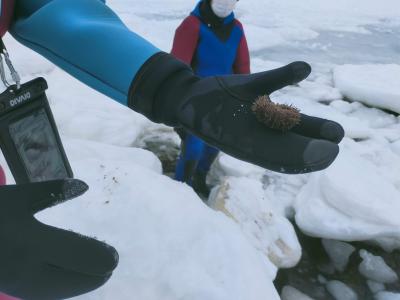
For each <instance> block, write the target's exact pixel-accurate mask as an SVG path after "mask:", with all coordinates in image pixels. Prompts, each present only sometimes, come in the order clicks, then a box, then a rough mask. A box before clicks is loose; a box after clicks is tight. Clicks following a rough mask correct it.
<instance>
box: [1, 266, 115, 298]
mask: <svg viewBox="0 0 400 300" xmlns="http://www.w3.org/2000/svg"><path fill="white" fill-rule="evenodd" d="M110 276H111V275H106V276H91V275H87V274H80V273H76V272H73V271H69V270H65V269H60V268H58V267H54V266H49V265H44V266H41V268H40V269H38V270H36V272H35V274H29V277H28V276H26V275H25V276H23V277H24V278H25V280H23V281H20V282H19V284H18V286H16V287H13V288H11V289H10V290H8V291H7V293H8V294H9V295H12V296H15V297H18V298H21V299H30V300H54V299H66V298H71V297H74V296H79V295H82V294H85V293H87V292H90V291H92V290H95V289H97V288H99V287H100V286H102V285H103V284H104V283H105V282H107V280H108V279H109V278H110Z"/></svg>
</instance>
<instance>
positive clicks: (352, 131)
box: [0, 0, 400, 300]
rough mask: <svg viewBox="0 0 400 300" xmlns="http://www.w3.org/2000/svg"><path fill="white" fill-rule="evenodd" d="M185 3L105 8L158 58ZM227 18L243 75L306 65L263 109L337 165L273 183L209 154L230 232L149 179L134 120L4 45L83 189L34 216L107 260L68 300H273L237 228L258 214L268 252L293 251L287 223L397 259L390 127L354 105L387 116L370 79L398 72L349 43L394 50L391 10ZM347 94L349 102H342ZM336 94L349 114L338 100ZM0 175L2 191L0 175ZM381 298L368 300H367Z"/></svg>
mask: <svg viewBox="0 0 400 300" xmlns="http://www.w3.org/2000/svg"><path fill="white" fill-rule="evenodd" d="M196 2H197V1H195V0H191V1H187V0H147V1H145V2H143V1H132V0H110V1H108V3H109V5H110V6H111V7H112V8H114V9H115V10H116V12H117V13H118V14H119V15H120V16H121V18H122V19H123V21H124V22H125V23H126V24H127V26H129V27H130V28H132V29H133V30H134V31H136V32H137V33H139V34H142V35H143V36H144V37H145V38H147V39H149V40H150V41H151V42H152V43H154V44H155V45H156V46H158V47H160V48H161V49H162V50H164V51H169V50H170V48H171V44H172V37H173V35H174V30H175V28H176V27H177V26H178V25H179V23H180V22H181V20H182V19H183V18H184V17H185V16H187V15H188V13H189V11H191V10H192V9H193V7H194V5H195V4H196ZM354 7H357V9H354ZM237 16H238V17H239V18H240V20H241V21H242V23H243V25H244V28H245V31H246V33H247V36H248V42H249V47H250V50H251V57H252V70H253V71H261V70H266V69H270V68H275V67H278V66H282V65H283V64H286V63H288V62H291V61H293V60H298V59H306V60H307V61H309V62H310V63H311V64H312V66H313V69H314V71H313V73H312V74H311V76H310V77H309V78H308V79H307V80H306V81H304V82H302V83H300V84H299V85H298V86H291V87H287V88H285V89H283V90H281V91H279V92H276V93H274V94H273V95H272V99H273V100H275V101H277V102H282V103H292V104H294V105H296V106H297V107H299V108H300V109H301V110H302V111H303V112H304V113H307V114H312V115H317V116H320V117H323V118H330V119H333V120H335V121H338V122H340V123H341V124H342V125H343V126H344V128H345V130H346V138H345V140H344V141H343V142H342V144H341V145H340V147H341V153H340V155H339V157H338V159H337V161H336V162H335V163H334V164H333V165H332V166H331V167H330V168H328V169H327V170H325V171H321V172H318V173H315V174H311V175H310V174H308V175H283V174H277V173H273V172H270V171H265V170H262V169H260V168H258V167H255V166H252V165H250V164H247V163H243V162H240V161H238V160H236V159H234V158H231V157H228V156H226V155H224V154H222V155H221V156H220V158H219V161H218V162H217V163H216V165H215V169H214V170H213V172H214V174H215V176H214V177H213V176H210V177H212V178H211V179H213V180H214V181H213V182H214V183H215V184H217V185H220V186H223V185H224V183H225V182H233V183H235V185H236V186H241V187H242V188H241V189H240V190H238V189H236V190H231V192H232V194H231V195H232V197H231V198H230V199H235V201H234V202H231V203H232V207H234V208H236V210H235V211H236V212H241V215H242V216H243V217H242V218H236V222H235V221H233V220H232V219H230V218H228V217H227V216H226V214H223V213H220V212H215V211H213V210H212V209H210V208H209V207H207V206H205V205H204V204H203V203H202V201H201V200H200V199H199V198H198V197H197V196H196V195H195V194H194V192H193V191H192V190H191V189H190V188H189V187H187V186H186V185H184V184H180V183H177V182H174V181H173V180H171V179H170V178H169V177H166V176H163V175H162V174H161V164H160V162H159V160H158V159H157V158H156V157H155V156H154V155H153V154H151V153H150V152H149V151H146V150H142V149H139V148H137V147H138V146H139V145H141V144H142V140H143V136H144V135H147V134H151V133H150V132H149V131H150V130H151V128H153V127H152V126H153V125H152V124H151V123H150V122H149V121H148V120H146V119H145V118H144V117H142V116H140V115H138V114H136V113H134V112H132V111H130V110H128V109H127V108H124V107H122V106H121V105H119V104H117V103H115V102H113V101H111V100H110V99H107V98H106V97H105V96H103V95H100V94H98V93H96V92H95V91H93V90H91V89H89V88H87V87H85V86H84V85H82V84H81V83H79V82H77V81H76V80H75V79H73V78H71V77H70V76H68V75H66V74H65V73H64V72H62V71H60V70H59V69H58V68H56V67H55V66H54V65H52V64H51V63H49V62H47V61H46V60H45V59H43V58H41V57H40V56H38V55H37V54H35V53H33V52H32V51H30V50H28V49H26V48H24V47H22V46H20V45H19V44H18V43H17V42H16V41H14V40H13V39H12V38H11V37H10V36H6V37H5V42H6V45H7V47H8V50H9V52H10V53H11V57H12V59H13V61H14V64H15V66H16V68H17V70H18V71H19V73H20V74H21V75H22V79H23V81H26V80H28V79H31V78H33V77H35V76H44V77H45V78H46V79H47V81H48V82H49V86H50V87H49V90H48V96H49V100H50V102H51V106H52V109H53V111H54V115H55V118H56V121H57V124H58V126H59V131H60V134H61V136H62V139H63V142H64V145H65V148H66V152H67V154H68V157H69V159H70V162H71V164H72V167H73V170H74V173H75V176H76V177H77V178H80V179H83V180H85V181H86V182H87V183H88V184H89V186H90V190H89V191H88V192H87V193H86V194H85V195H83V196H82V197H80V198H78V199H75V200H73V201H69V202H67V203H65V204H62V205H60V206H57V207H54V208H52V209H49V210H46V211H44V212H43V213H41V214H40V215H39V216H38V217H39V218H40V220H42V221H43V222H45V223H48V224H51V225H54V226H59V227H62V228H67V229H72V230H74V231H77V232H81V233H83V234H86V235H90V236H96V237H97V238H98V239H100V240H105V241H106V242H108V243H110V244H112V245H113V246H115V247H116V248H117V249H118V251H119V254H120V264H119V266H118V268H117V269H116V271H115V274H114V275H113V276H112V278H111V279H110V281H109V282H108V283H107V284H105V285H104V286H103V287H102V288H100V289H98V290H96V291H95V292H92V293H89V294H86V295H83V296H81V297H78V298H80V299H101V300H108V299H121V300H125V299H126V300H128V299H146V300H153V299H154V300H156V299H157V300H169V299H171V300H175V299H179V300H185V299H191V300H192V299H193V300H197V299H199V300H200V299H210V300H214V299H218V300H224V299H230V300H244V299H245V300H253V299H254V300H259V299H268V300H274V299H279V295H278V294H277V292H276V290H275V288H274V286H273V284H272V280H273V279H274V277H275V274H276V267H275V266H274V265H273V264H272V263H271V262H270V261H269V260H268V255H265V254H266V253H265V251H263V249H265V248H264V247H260V245H263V246H267V248H268V246H269V245H271V244H268V239H266V238H265V239H260V240H258V241H257V239H255V235H252V233H254V232H256V233H257V231H254V230H253V231H251V230H247V229H248V228H252V227H251V226H247V225H246V224H250V223H247V222H248V221H249V220H251V219H252V218H253V216H257V214H261V212H263V211H264V212H266V211H270V212H273V216H274V220H275V221H274V222H265V223H264V224H263V223H262V222H259V223H258V224H259V227H258V233H260V232H261V233H263V234H265V235H264V236H265V237H268V238H269V243H271V241H272V243H273V241H274V240H276V239H282V240H283V241H291V242H292V245H296V241H297V239H296V237H295V235H294V230H293V228H292V226H291V224H290V223H289V222H288V221H287V220H286V218H285V217H287V218H294V220H295V221H296V222H297V225H298V226H299V227H300V229H302V230H303V231H305V232H306V233H308V234H311V235H314V236H318V237H323V238H326V239H338V240H345V241H354V240H372V241H375V242H377V243H379V244H380V245H381V246H382V247H384V248H385V249H387V250H391V249H394V248H400V226H399V225H400V224H399V222H400V221H399V218H398V212H399V211H400V200H399V199H400V168H399V166H400V118H399V117H398V116H396V115H393V114H388V113H387V112H385V111H382V110H380V109H377V108H374V107H368V106H365V105H363V104H362V103H361V101H365V103H367V104H369V105H372V106H379V107H382V105H379V103H377V102H374V103H372V102H371V103H370V102H366V101H369V100H370V98H369V97H365V96H364V93H367V94H368V95H370V96H371V99H373V100H372V101H381V103H383V102H384V103H385V106H383V107H385V108H389V109H392V110H394V111H396V110H395V108H393V107H395V106H396V105H397V103H395V99H397V98H396V96H395V95H398V87H399V85H398V84H396V82H397V81H395V82H394V84H395V88H394V89H392V88H391V87H392V86H393V82H389V80H386V78H385V77H384V75H385V74H383V73H384V72H386V71H387V70H388V68H393V70H397V69H396V68H397V67H398V66H397V67H396V66H395V65H393V64H395V63H398V61H399V59H397V57H395V55H398V51H397V52H396V51H393V49H392V48H391V47H386V46H384V47H380V48H379V55H373V54H370V55H368V53H373V51H372V52H371V51H370V48H369V47H372V46H377V47H378V46H379V45H380V43H373V42H372V43H364V44H354V41H355V40H357V41H362V40H364V39H366V40H368V39H378V38H383V37H385V36H388V39H387V40H385V41H383V44H384V45H385V42H390V41H391V40H398V39H396V34H398V33H399V32H400V29H399V28H400V3H399V2H398V0H382V1H376V0H338V1H331V2H329V1H328V2H326V1H320V0H303V1H295V0H286V1H278V0H268V1H265V2H264V1H261V0H246V1H240V2H239V3H238V5H237ZM327 36H328V38H327ZM354 37H357V39H354ZM331 39H332V41H331ZM333 39H336V40H333ZM335 41H336V42H338V45H339V46H337V45H336V44H335ZM341 42H342V43H341ZM287 49H294V51H292V52H290V51H289V52H287V51H286V50H287ZM371 49H372V50H373V49H375V48H371ZM394 49H396V48H394ZM397 49H398V48H397ZM314 58H315V59H314ZM339 58H340V59H344V60H347V61H346V63H345V64H352V61H353V60H357V64H358V66H357V67H355V68H357V69H356V70H354V73H353V69H352V70H351V71H352V74H353V75H352V77H353V78H351V79H352V80H349V81H348V86H347V85H346V87H343V85H342V86H340V84H338V83H337V82H338V80H337V77H338V75H337V74H338V72H341V71H343V70H344V68H346V66H340V65H343V63H342V62H340V63H338V60H339ZM379 68H382V69H379ZM390 70H392V69H390ZM393 72H397V71H390V73H391V74H397V73H393ZM342 73H343V72H342ZM360 73H365V74H374V75H373V76H374V82H375V83H376V85H375V84H374V85H373V84H372V79H371V78H366V79H365V85H367V86H368V87H366V88H365V89H364V88H360V86H359V84H360V82H361V79H362V78H363V77H362V76H361V75H360ZM334 74H335V78H336V79H334V76H333V75H334ZM343 76H347V74H344V75H343ZM339 77H340V78H342V79H344V77H341V76H339ZM396 78H397V80H398V78H399V77H398V76H397V77H393V80H396ZM383 81H385V82H383ZM335 83H336V85H335ZM346 84H347V83H346ZM363 84H364V83H363ZM376 87H378V88H376ZM345 88H346V90H345ZM373 88H374V89H373ZM347 89H348V90H349V91H351V92H355V96H354V97H353V96H347ZM372 91H373V93H372ZM343 95H346V96H347V97H349V98H351V99H352V100H354V102H352V103H349V102H347V101H344V99H343V98H344V97H343ZM360 95H361V96H362V97H358V96H360ZM389 105H390V107H389ZM396 107H398V106H396ZM0 162H1V164H2V165H3V166H4V165H5V163H4V158H0ZM5 171H6V173H7V176H8V178H9V180H8V181H9V182H10V183H11V182H12V179H11V178H10V171H9V169H8V168H6V170H5ZM224 176H226V177H227V178H223V177H224ZM216 188H218V186H217V187H216ZM251 195H255V196H254V197H250V196H251ZM239 196H240V197H239ZM242 201H249V202H248V203H242ZM233 204H235V205H233ZM240 209H243V210H242V211H241V210H240ZM232 211H233V210H232ZM237 215H239V213H238V214H237ZM253 220H254V218H253ZM269 232H272V233H273V234H272V235H268V233H269ZM260 241H263V242H264V244H261V243H260ZM266 241H267V243H265V242H266ZM278 248H279V247H278ZM296 249H297V250H296V251H295V252H294V254H296V255H299V253H300V251H301V249H300V248H296ZM294 257H295V256H294ZM293 261H294V260H292V263H293ZM275 263H276V261H275ZM276 264H277V263H276ZM277 265H279V263H278V264H277ZM279 266H281V267H282V266H284V264H281V265H279ZM331 285H332V284H331ZM333 285H334V286H335V284H333ZM390 296H391V295H390V294H389V293H386V292H380V293H379V294H378V297H381V298H379V299H380V300H382V299H385V300H386V299H392V298H383V297H390ZM393 297H396V295H394V296H393ZM393 299H397V298H393ZM341 300H343V299H341Z"/></svg>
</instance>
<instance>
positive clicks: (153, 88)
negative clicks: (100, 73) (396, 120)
mask: <svg viewBox="0 0 400 300" xmlns="http://www.w3.org/2000/svg"><path fill="white" fill-rule="evenodd" d="M310 72H311V67H310V66H309V65H308V64H307V63H305V62H294V63H291V64H289V65H287V66H284V67H282V68H279V69H275V70H271V71H266V72H261V73H255V74H251V75H231V76H215V77H208V78H203V79H201V78H199V77H196V76H195V75H194V74H193V72H192V70H191V69H190V68H189V67H188V66H187V65H185V64H184V63H182V62H180V61H178V60H177V59H175V58H174V57H172V56H171V55H168V54H166V53H158V54H156V55H154V56H153V57H152V58H150V59H149V60H148V61H147V62H146V63H145V64H144V65H143V66H142V68H141V69H140V71H139V72H138V73H137V75H136V77H135V79H134V81H133V82H132V85H131V89H130V94H129V106H130V107H131V108H133V109H134V110H136V111H138V112H140V113H142V114H144V115H145V116H147V117H148V118H149V119H151V120H153V121H154V122H159V123H164V124H167V125H170V126H178V127H179V126H182V127H184V128H185V129H186V130H188V131H190V132H192V133H193V134H194V135H197V136H198V137H200V138H202V139H203V140H204V141H205V142H207V143H208V144H210V145H212V146H215V147H217V148H219V149H220V150H222V151H224V152H225V153H228V154H230V155H232V156H235V157H237V158H239V159H242V160H245V161H248V162H251V163H254V164H257V165H259V166H262V167H265V168H267V169H270V170H273V171H277V172H281V173H306V172H313V171H318V170H322V169H325V168H327V167H328V166H329V165H330V164H331V163H332V162H333V161H334V159H335V158H336V156H337V155H338V152H339V147H338V145H337V144H338V143H339V142H340V140H341V139H342V138H343V135H344V131H343V128H342V127H341V126H340V125H339V124H338V123H336V122H333V121H330V120H325V119H320V118H315V117H310V116H307V115H304V114H302V115H301V117H300V123H299V124H298V125H297V126H295V127H294V128H292V129H291V130H290V131H288V132H285V133H282V132H280V131H277V130H274V129H271V128H268V127H267V126H266V125H265V124H263V123H261V122H260V121H258V120H257V118H256V116H255V114H254V113H253V112H252V110H251V107H252V104H253V103H254V101H255V100H256V99H257V98H258V97H259V96H262V95H265V94H267V95H269V94H271V93H273V92H274V91H276V90H278V89H281V88H283V87H285V86H287V85H290V84H295V83H298V82H300V81H301V80H303V79H305V78H306V77H307V76H308V75H309V74H310Z"/></svg>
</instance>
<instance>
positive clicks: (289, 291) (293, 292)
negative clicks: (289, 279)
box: [281, 285, 314, 300]
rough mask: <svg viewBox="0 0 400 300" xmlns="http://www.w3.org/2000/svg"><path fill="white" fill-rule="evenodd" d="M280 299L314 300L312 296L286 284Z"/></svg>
mask: <svg viewBox="0 0 400 300" xmlns="http://www.w3.org/2000/svg"><path fill="white" fill-rule="evenodd" d="M281 300H314V299H313V298H311V297H309V296H307V295H306V294H303V293H302V292H300V291H299V290H298V289H295V288H294V287H291V286H290V285H286V286H285V287H284V288H283V289H282V293H281Z"/></svg>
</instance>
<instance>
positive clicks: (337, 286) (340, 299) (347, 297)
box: [326, 280, 358, 300]
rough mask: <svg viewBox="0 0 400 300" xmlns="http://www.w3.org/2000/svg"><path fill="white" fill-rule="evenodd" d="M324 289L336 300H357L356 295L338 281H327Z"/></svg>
mask: <svg viewBox="0 0 400 300" xmlns="http://www.w3.org/2000/svg"><path fill="white" fill-rule="evenodd" d="M326 289H327V290H328V292H329V293H330V294H331V295H332V296H333V297H334V298H335V299H336V300H357V299H358V297H357V294H356V293H355V292H354V291H353V290H352V289H351V288H350V287H348V286H347V285H346V284H344V283H343V282H341V281H338V280H332V281H329V282H328V283H327V284H326Z"/></svg>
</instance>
